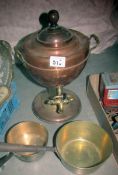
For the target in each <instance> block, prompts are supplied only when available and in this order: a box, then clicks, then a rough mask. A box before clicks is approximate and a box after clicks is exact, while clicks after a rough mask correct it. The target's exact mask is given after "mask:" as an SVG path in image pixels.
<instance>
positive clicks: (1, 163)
mask: <svg viewBox="0 0 118 175" xmlns="http://www.w3.org/2000/svg"><path fill="white" fill-rule="evenodd" d="M12 156H13V153H8V154H7V155H5V156H3V157H2V158H0V167H2V166H3V165H4V164H5V163H6V162H7V161H8V160H9V159H10V158H11V157H12Z"/></svg>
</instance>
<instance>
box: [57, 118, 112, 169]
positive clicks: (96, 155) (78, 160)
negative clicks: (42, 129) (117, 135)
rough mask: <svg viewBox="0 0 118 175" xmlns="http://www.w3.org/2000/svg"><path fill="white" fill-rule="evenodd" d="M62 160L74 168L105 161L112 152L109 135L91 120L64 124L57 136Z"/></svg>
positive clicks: (58, 149) (90, 165) (86, 166)
mask: <svg viewBox="0 0 118 175" xmlns="http://www.w3.org/2000/svg"><path fill="white" fill-rule="evenodd" d="M56 147H57V151H58V154H59V157H60V158H61V160H62V162H63V163H64V164H66V165H68V166H70V167H72V168H90V167H93V166H96V165H98V164H100V163H102V162H104V161H105V160H106V159H107V158H108V157H109V156H110V154H111V152H112V141H111V139H110V137H109V135H108V134H107V133H106V132H105V131H104V130H103V129H102V128H100V127H99V126H98V125H96V124H94V123H92V122H89V121H74V122H70V123H68V124H66V125H64V126H63V127H62V128H61V129H60V130H59V132H58V134H57V137H56Z"/></svg>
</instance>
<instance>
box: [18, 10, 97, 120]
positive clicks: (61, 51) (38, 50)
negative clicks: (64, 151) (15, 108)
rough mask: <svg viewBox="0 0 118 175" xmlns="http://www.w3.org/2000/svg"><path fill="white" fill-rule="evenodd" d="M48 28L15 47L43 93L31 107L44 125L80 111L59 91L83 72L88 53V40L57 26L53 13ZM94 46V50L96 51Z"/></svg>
mask: <svg viewBox="0 0 118 175" xmlns="http://www.w3.org/2000/svg"><path fill="white" fill-rule="evenodd" d="M48 19H49V25H48V27H46V28H44V29H42V30H39V31H36V32H34V33H31V34H29V35H27V36H26V37H24V38H23V39H21V40H20V41H19V42H18V44H17V45H16V47H15V56H16V57H17V58H19V59H20V60H21V61H22V63H23V65H24V66H25V68H26V69H27V70H28V72H29V73H30V75H31V76H32V78H33V79H34V80H35V81H36V82H37V83H39V85H42V86H45V87H46V88H47V90H45V91H42V92H41V93H39V94H38V95H37V96H36V97H35V98H34V101H33V103H32V110H33V112H34V114H35V115H36V116H37V117H39V118H40V119H43V120H46V121H48V122H63V121H66V120H69V119H71V118H73V117H75V116H76V115H77V114H78V112H79V111H80V108H81V104H80V100H79V98H78V97H77V96H76V94H74V93H73V92H71V91H69V90H66V89H64V88H63V87H64V86H65V85H67V84H68V83H70V82H71V81H72V80H73V79H75V78H76V77H77V76H78V75H79V74H80V72H81V71H82V70H83V68H84V66H85V64H86V62H87V59H88V55H89V51H90V39H91V38H94V39H95V41H96V46H97V44H98V39H97V37H96V36H95V35H91V36H90V38H88V37H87V36H85V35H84V34H82V33H80V32H78V31H75V30H72V29H66V28H64V27H62V26H59V25H58V24H57V22H58V20H59V14H58V12H57V11H56V10H51V11H49V13H48ZM96 46H95V47H96Z"/></svg>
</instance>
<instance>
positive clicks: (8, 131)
mask: <svg viewBox="0 0 118 175" xmlns="http://www.w3.org/2000/svg"><path fill="white" fill-rule="evenodd" d="M25 123H33V124H36V125H38V126H41V127H43V129H44V131H45V133H46V140H45V145H47V142H48V137H49V133H48V130H47V128H46V127H45V126H44V125H43V124H41V123H38V122H35V121H32V120H23V121H20V122H17V123H15V124H13V125H12V126H11V127H10V128H9V129H8V130H7V132H6V134H5V142H7V137H8V134H9V133H10V132H11V131H12V129H14V128H15V127H17V126H20V125H22V124H25ZM7 143H9V142H7ZM38 153H40V151H39V152H31V153H29V154H28V155H24V154H22V153H20V152H18V153H17V152H14V155H16V156H22V157H30V156H33V155H36V154H38Z"/></svg>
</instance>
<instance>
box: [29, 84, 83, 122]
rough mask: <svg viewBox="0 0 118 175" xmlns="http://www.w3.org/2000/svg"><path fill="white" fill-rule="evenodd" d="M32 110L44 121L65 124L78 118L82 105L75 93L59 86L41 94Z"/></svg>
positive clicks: (34, 102) (35, 100)
mask: <svg viewBox="0 0 118 175" xmlns="http://www.w3.org/2000/svg"><path fill="white" fill-rule="evenodd" d="M32 109H33V112H34V114H35V115H36V116H37V117H38V118H40V119H42V120H45V121H47V122H64V121H67V120H70V119H72V118H74V117H76V116H77V114H78V113H79V112H80V110H81V103H80V100H79V98H78V97H77V95H76V94H75V93H73V92H72V91H69V90H66V89H63V88H62V87H60V86H58V87H54V88H48V91H42V92H41V93H39V94H38V95H37V96H36V97H35V99H34V101H33V104H32Z"/></svg>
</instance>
